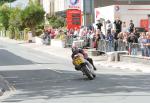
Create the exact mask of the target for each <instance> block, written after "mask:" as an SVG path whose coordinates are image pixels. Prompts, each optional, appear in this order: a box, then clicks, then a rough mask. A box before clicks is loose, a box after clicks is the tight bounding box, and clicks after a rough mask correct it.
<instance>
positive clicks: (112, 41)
mask: <svg viewBox="0 0 150 103" xmlns="http://www.w3.org/2000/svg"><path fill="white" fill-rule="evenodd" d="M107 40H108V51H109V52H111V51H112V47H113V43H114V36H113V35H112V33H111V32H110V33H109V34H108V35H107Z"/></svg>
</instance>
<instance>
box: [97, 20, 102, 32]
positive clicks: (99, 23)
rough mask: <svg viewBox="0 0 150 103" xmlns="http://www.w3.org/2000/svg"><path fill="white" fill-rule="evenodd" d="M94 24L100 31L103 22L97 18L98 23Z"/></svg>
mask: <svg viewBox="0 0 150 103" xmlns="http://www.w3.org/2000/svg"><path fill="white" fill-rule="evenodd" d="M96 26H97V29H99V30H100V31H101V28H102V26H103V24H102V23H101V21H100V20H98V23H97V24H96Z"/></svg>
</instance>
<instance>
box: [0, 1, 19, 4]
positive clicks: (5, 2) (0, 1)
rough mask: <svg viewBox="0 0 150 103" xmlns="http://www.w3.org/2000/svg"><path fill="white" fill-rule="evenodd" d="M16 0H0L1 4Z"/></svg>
mask: <svg viewBox="0 0 150 103" xmlns="http://www.w3.org/2000/svg"><path fill="white" fill-rule="evenodd" d="M14 1H16V0H0V5H3V4H4V3H7V2H8V3H10V2H14Z"/></svg>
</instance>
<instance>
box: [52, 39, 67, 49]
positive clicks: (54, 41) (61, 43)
mask: <svg viewBox="0 0 150 103" xmlns="http://www.w3.org/2000/svg"><path fill="white" fill-rule="evenodd" d="M51 46H53V47H59V48H64V47H65V41H63V40H58V39H52V40H51Z"/></svg>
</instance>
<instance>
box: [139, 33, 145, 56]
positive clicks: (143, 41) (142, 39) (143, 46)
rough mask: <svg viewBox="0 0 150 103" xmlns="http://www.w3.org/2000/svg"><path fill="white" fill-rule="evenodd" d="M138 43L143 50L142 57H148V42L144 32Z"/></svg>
mask: <svg viewBox="0 0 150 103" xmlns="http://www.w3.org/2000/svg"><path fill="white" fill-rule="evenodd" d="M138 42H139V44H140V48H141V51H142V56H146V47H145V44H146V42H147V40H146V36H145V33H144V32H143V33H141V34H140V37H139V39H138Z"/></svg>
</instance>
